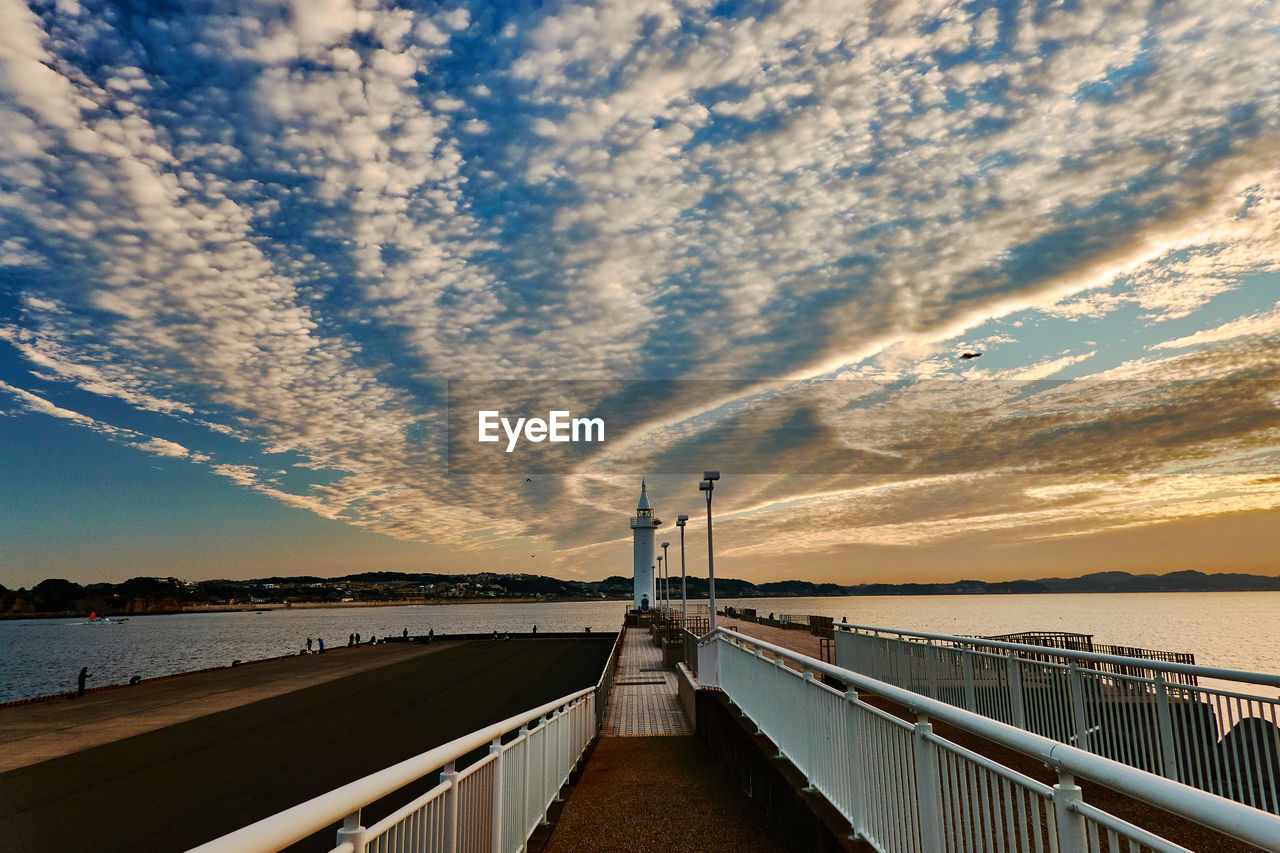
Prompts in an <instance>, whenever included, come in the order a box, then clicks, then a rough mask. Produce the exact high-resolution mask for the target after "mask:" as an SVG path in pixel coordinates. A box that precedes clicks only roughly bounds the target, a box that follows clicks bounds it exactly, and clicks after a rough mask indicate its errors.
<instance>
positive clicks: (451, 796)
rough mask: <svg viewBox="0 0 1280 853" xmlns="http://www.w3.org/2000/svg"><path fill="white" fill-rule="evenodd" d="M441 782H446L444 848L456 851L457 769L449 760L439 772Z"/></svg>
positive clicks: (450, 851) (448, 852)
mask: <svg viewBox="0 0 1280 853" xmlns="http://www.w3.org/2000/svg"><path fill="white" fill-rule="evenodd" d="M440 782H441V784H448V786H449V788H448V790H446V791H445V792H444V850H445V853H457V851H458V771H457V770H456V769H455V768H454V766H453V762H452V761H450V762H449V763H448V764H446V765H445V768H444V770H443V771H441V773H440Z"/></svg>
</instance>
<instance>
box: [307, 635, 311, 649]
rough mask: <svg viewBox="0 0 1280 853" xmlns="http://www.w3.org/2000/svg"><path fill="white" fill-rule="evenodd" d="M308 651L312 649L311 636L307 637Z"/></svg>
mask: <svg viewBox="0 0 1280 853" xmlns="http://www.w3.org/2000/svg"><path fill="white" fill-rule="evenodd" d="M307 651H311V638H310V637H307Z"/></svg>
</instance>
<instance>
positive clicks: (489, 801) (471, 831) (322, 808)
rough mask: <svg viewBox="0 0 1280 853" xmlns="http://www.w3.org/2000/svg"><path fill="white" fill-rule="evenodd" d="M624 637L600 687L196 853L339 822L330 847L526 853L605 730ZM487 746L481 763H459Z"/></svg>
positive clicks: (284, 838)
mask: <svg viewBox="0 0 1280 853" xmlns="http://www.w3.org/2000/svg"><path fill="white" fill-rule="evenodd" d="M620 649H621V634H619V639H618V641H617V642H615V643H614V646H613V651H612V653H611V654H610V656H609V659H608V661H607V663H606V664H605V668H604V671H603V672H602V673H601V675H600V680H599V681H598V682H597V683H596V685H595V686H594V687H588V688H586V689H584V690H579V691H577V692H576V693H570V694H569V695H568V696H563V697H561V698H559V699H556V700H554V701H552V702H548V703H547V704H545V705H542V706H541V707H538V708H534V709H532V710H530V711H527V712H525V713H523V714H519V715H517V716H514V717H511V718H509V719H506V720H503V721H502V722H500V723H495V724H494V725H491V726H487V727H485V728H483V729H480V730H478V731H475V732H472V733H471V734H469V735H464V736H462V737H460V738H457V739H456V740H452V741H450V742H449V743H446V744H442V745H441V746H438V747H435V748H434V749H430V750H427V751H426V752H424V753H421V754H419V755H416V756H414V757H413V758H409V759H407V760H405V761H402V762H400V763H399V764H395V765H392V766H391V767H388V768H386V769H385V770H380V771H378V772H377V773H374V774H372V775H369V776H366V777H364V778H363V779H358V780H356V781H355V782H352V783H350V784H348V785H343V786H342V787H341V788H337V789H336V790H333V791H330V792H329V793H327V794H321V795H320V796H318V797H315V798H313V799H311V800H308V801H307V802H305V803H301V804H300V805H297V806H294V807H293V808H291V809H287V810H285V811H283V812H280V813H278V814H275V815H272V816H270V817H267V818H264V819H262V820H260V821H258V822H257V823H253V824H250V825H249V826H246V827H244V828H243V829H239V830H237V831H235V832H232V833H230V834H228V835H224V836H222V837H221V838H218V839H215V840H213V841H210V842H208V843H207V844H202V845H201V846H199V847H196V848H194V849H193V851H191V853H256V851H275V850H280V849H282V848H284V847H287V846H288V845H290V844H293V843H294V842H297V841H299V840H301V839H303V838H306V837H307V836H309V835H312V834H313V833H316V832H319V831H321V830H323V829H324V828H325V827H328V826H332V825H333V824H335V823H337V822H339V821H341V822H342V828H341V829H339V830H338V832H337V840H336V842H335V843H336V845H337V846H335V847H334V848H333V849H332V850H331V851H330V853H392V851H396V853H399V851H408V850H414V851H447V852H448V853H455V851H459V850H463V851H486V853H499V851H520V850H523V849H524V847H525V844H526V842H527V841H528V840H529V837H530V836H531V835H532V834H533V832H534V830H535V829H537V828H538V826H539V825H541V824H543V823H545V822H546V817H547V810H548V809H549V808H550V806H551V804H552V803H553V802H554V801H555V800H556V798H557V797H558V796H559V794H560V788H561V787H562V786H563V785H564V783H565V782H566V781H567V780H568V778H569V774H570V772H571V771H572V770H573V768H574V767H575V766H577V764H578V762H579V761H580V760H581V758H582V755H583V754H584V753H585V752H586V749H587V747H588V746H589V745H590V744H591V742H592V741H593V740H594V739H595V737H596V734H597V732H598V731H599V714H600V712H601V711H602V710H603V706H604V702H605V699H606V697H607V695H608V692H609V690H610V688H611V687H612V684H613V672H614V669H615V667H616V664H617V660H618V655H619V652H620ZM486 744H487V745H488V747H489V752H488V754H487V755H485V756H484V757H483V758H482V759H480V760H479V761H476V762H474V763H473V764H471V765H469V766H467V767H465V768H462V769H458V768H457V767H456V762H457V761H458V759H460V758H462V757H463V756H465V755H467V754H468V753H470V752H472V751H474V750H477V749H480V748H483V747H484V746H485V745H486ZM437 771H439V772H440V782H439V784H437V785H435V786H434V787H433V788H431V790H429V791H427V792H426V793H425V794H422V795H421V796H419V797H417V798H416V799H414V800H413V801H412V802H409V803H407V804H406V805H404V806H402V807H401V808H399V809H397V810H396V811H394V812H392V813H391V814H389V815H387V816H386V817H385V818H383V819H382V820H380V821H378V822H377V823H375V824H373V825H372V826H369V827H365V826H363V825H362V824H361V811H362V809H363V808H364V807H365V806H367V805H368V804H370V803H372V802H375V801H377V800H379V799H381V798H383V797H385V796H387V795H389V794H392V793H394V792H396V791H398V790H400V789H401V788H403V787H405V786H406V785H410V784H412V783H414V782H417V781H419V780H421V779H423V778H426V777H428V776H430V775H431V774H433V773H435V772H437Z"/></svg>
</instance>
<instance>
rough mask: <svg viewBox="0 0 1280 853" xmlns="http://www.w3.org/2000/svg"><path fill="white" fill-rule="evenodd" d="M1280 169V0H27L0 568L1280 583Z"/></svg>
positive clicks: (3, 36)
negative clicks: (655, 539)
mask: <svg viewBox="0 0 1280 853" xmlns="http://www.w3.org/2000/svg"><path fill="white" fill-rule="evenodd" d="M1277 151H1280V14H1278V10H1277V8H1276V6H1275V5H1274V4H1273V3H1270V2H1254V3H1249V2H1242V3H1232V4H1225V5H1224V4H1208V3H1197V2H1170V3H1155V2H1152V3H1143V2H1124V3H1120V2H1116V3H1059V2H1053V3H1017V2H995V3H986V2H972V3H964V4H959V3H941V2H894V3H889V4H879V5H874V4H867V3H862V2H850V3H847V4H840V3H832V2H830V0H823V1H822V2H817V0H814V2H768V3H765V2H762V3H755V2H741V3H735V2H663V0H625V2H624V1H623V0H619V2H599V3H590V4H588V3H576V2H575V3H570V2H563V3H546V4H541V5H538V6H537V7H536V8H535V7H532V6H529V5H528V4H523V3H511V4H507V3H493V2H482V3H481V2H476V3H463V4H456V5H455V4H448V3H440V4H414V3H401V4H385V3H379V2H363V0H361V2H352V0H322V2H317V1H316V0H306V2H301V1H300V2H294V3H275V2H248V1H247V0H240V2H234V3H232V2H213V3H202V4H170V5H168V6H166V7H164V8H158V7H157V8H151V7H150V6H147V5H146V4H144V5H143V6H137V5H136V4H113V3H97V2H87V0H55V2H27V0H0V451H2V454H0V456H2V459H0V475H3V481H4V483H5V488H4V490H3V492H4V494H3V497H2V498H0V503H2V505H3V509H4V512H3V520H0V539H3V540H4V541H6V542H7V543H9V545H8V547H6V548H5V550H4V551H3V552H0V583H4V584H6V585H9V586H17V585H19V584H26V585H29V584H31V583H34V582H36V581H38V580H40V579H42V578H44V577H48V576H66V577H72V578H74V579H78V580H82V581H84V580H110V579H118V578H123V577H128V576H131V575H134V574H160V575H170V574H173V575H178V576H182V577H189V578H202V577H213V576H257V575H263V574H275V573H290V572H308V573H316V574H326V573H334V572H341V571H345V570H354V569H363V568H375V567H385V568H396V569H404V570H413V569H417V570H446V571H447V570H457V571H463V570H474V569H475V568H476V567H478V566H483V567H487V568H492V569H494V570H500V571H501V570H506V571H539V572H545V573H553V574H558V575H564V576H569V575H575V576H587V577H593V578H594V577H600V576H604V575H607V574H621V573H625V572H626V571H627V566H628V565H629V563H628V562H627V560H628V559H629V552H628V546H627V534H628V531H627V528H626V527H625V524H624V522H623V521H622V519H623V518H625V516H626V515H627V514H629V513H630V511H631V509H632V508H633V507H634V503H635V499H636V497H637V496H638V482H639V478H640V476H642V475H648V474H653V475H655V476H654V477H653V478H652V479H651V480H650V484H651V494H652V497H653V499H654V500H655V503H656V505H657V507H658V510H659V515H663V514H665V515H668V516H671V517H672V518H674V515H675V514H676V513H677V512H687V513H689V514H690V515H693V516H694V517H695V518H697V517H698V515H697V510H698V509H699V506H700V504H699V501H700V498H699V495H698V493H697V488H696V486H697V484H696V479H697V474H698V473H699V471H700V470H701V467H702V465H703V464H705V466H706V467H716V466H717V465H720V467H722V468H723V469H724V474H725V480H724V487H723V488H722V489H721V490H718V491H717V499H718V503H717V506H718V507H722V509H723V513H724V514H723V518H724V533H723V534H722V535H717V537H716V541H717V543H718V544H721V543H722V544H723V547H724V548H725V552H726V554H725V558H726V560H727V564H726V571H728V572H729V573H730V574H736V575H738V576H742V577H748V578H751V579H756V580H768V579H776V578H781V577H792V576H794V577H808V578H812V579H832V580H838V581H841V582H845V583H853V582H858V581H861V580H868V581H870V580H895V579H925V578H928V579H954V578H955V577H958V576H960V575H961V574H965V575H969V576H974V575H978V576H983V577H991V578H995V577H1017V576H1031V575H1036V574H1078V573H1080V572H1082V571H1087V570H1095V569H1106V568H1140V569H1145V570H1153V571H1154V570H1174V569H1180V568H1200V569H1204V570H1233V569H1241V570H1255V571H1257V570H1269V571H1270V572H1271V573H1274V570H1275V565H1274V563H1271V562H1268V560H1269V559H1270V558H1269V556H1268V554H1267V542H1266V541H1265V540H1264V539H1263V537H1262V535H1261V531H1265V530H1267V529H1270V528H1272V526H1273V525H1274V524H1275V523H1276V522H1277V521H1278V520H1280V491H1278V490H1277V488H1276V486H1277V483H1280V451H1276V450H1275V449H1274V448H1277V447H1280V443H1278V442H1277V439H1278V438H1280V434H1278V430H1280V412H1278V410H1277V404H1278V403H1280V373H1278V372H1277V359H1276V347H1277V343H1280V319H1278V318H1280V307H1278V300H1280V260H1278V259H1280V156H1278V155H1277V154H1276V152H1277ZM965 350H970V351H974V352H982V356H981V357H980V358H977V359H971V360H959V359H958V358H957V357H956V356H957V355H958V354H959V353H960V352H963V351H965ZM675 379H685V380H723V384H721V383H719V382H717V383H713V384H712V387H714V390H715V393H707V391H708V388H707V387H706V386H704V387H703V388H702V390H701V391H699V390H698V386H697V384H696V383H679V384H672V385H671V386H670V387H669V388H665V390H664V386H663V385H662V384H661V382H656V383H649V384H645V385H643V386H637V387H643V389H644V393H645V394H646V395H647V397H646V398H645V399H643V400H641V401H640V402H637V401H636V400H635V399H629V398H627V388H628V387H629V386H628V385H627V384H626V383H628V382H630V381H634V380H675ZM458 380H488V381H493V380H499V381H503V382H508V383H512V384H511V386H510V387H512V388H513V389H515V390H512V392H511V394H512V398H511V400H510V408H511V410H512V412H513V413H515V412H516V410H517V409H519V410H520V412H519V413H520V414H540V413H541V414H544V413H545V412H546V410H547V402H548V395H547V394H546V393H544V392H545V389H546V384H545V383H542V382H534V380H578V381H581V380H591V381H595V382H601V383H614V385H613V386H612V389H610V387H609V386H608V385H607V384H604V385H602V386H601V390H600V391H599V393H598V394H596V395H595V396H593V397H590V398H589V399H587V400H586V403H587V404H589V405H594V406H596V407H597V410H593V411H591V412H589V414H591V415H598V416H602V417H604V418H605V420H606V422H607V423H608V424H609V431H610V433H609V437H610V441H609V443H607V444H606V445H605V446H604V447H602V448H601V449H600V450H599V451H598V452H592V453H590V454H587V455H585V456H584V457H582V458H577V457H575V459H574V463H573V465H572V466H567V467H565V468H563V469H560V470H557V471H555V472H552V473H550V474H549V475H548V476H546V477H538V478H531V480H532V481H531V482H529V481H526V478H525V477H523V476H519V477H516V476H514V475H512V476H499V475H497V474H493V473H489V474H484V475H481V474H474V475H469V474H459V473H456V472H455V473H453V474H451V473H450V469H449V466H448V456H449V449H450V447H449V441H448V439H449V436H448V435H447V428H448V424H449V417H448V414H449V413H448V411H447V402H448V393H449V384H448V383H449V382H450V381H455V382H456V381H458ZM526 382H527V383H528V385H527V386H521V385H520V383H526ZM521 388H523V390H520V389H521ZM579 414H588V412H581V413H579ZM730 436H731V437H732V444H733V448H734V452H735V454H740V455H739V456H738V457H737V458H742V457H741V454H748V455H749V454H751V453H753V454H755V456H754V457H752V458H754V459H757V460H759V464H754V465H747V466H739V467H740V470H739V471H737V472H735V471H734V470H733V467H732V465H731V464H729V463H728V462H726V463H724V464H721V460H718V459H717V458H715V457H716V454H717V450H716V448H717V447H718V446H719V447H725V446H726V444H725V442H726V441H727V438H726V437H730ZM681 451H683V453H684V455H683V456H681V455H680V454H681ZM704 451H705V452H704ZM702 455H705V463H703V462H697V461H696V460H697V459H700V458H702ZM673 456H675V457H679V458H687V459H691V460H694V462H693V463H691V467H690V468H689V470H688V471H687V472H684V473H681V472H680V471H673V470H671V468H670V467H669V466H668V467H664V465H663V460H664V459H668V460H669V459H670V458H672V457H673ZM730 462H732V459H731V460H730ZM735 475H736V476H735ZM139 531H146V535H145V536H142V537H141V538H140V537H139V535H138V532H139ZM690 533H691V535H692V536H694V537H696V536H700V535H701V534H700V532H697V533H695V532H694V530H693V528H692V527H691V528H690ZM691 541H696V539H695V540H691ZM1189 543H1194V544H1189ZM530 554H535V555H537V556H536V557H533V558H531V557H530V556H529V555H530ZM1135 555H1137V556H1135ZM1135 559H1136V562H1134V560H1135Z"/></svg>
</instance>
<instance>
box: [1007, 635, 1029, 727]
mask: <svg viewBox="0 0 1280 853" xmlns="http://www.w3.org/2000/svg"><path fill="white" fill-rule="evenodd" d="M1008 661H1009V708H1010V711H1011V712H1012V714H1013V720H1012V724H1013V725H1015V726H1017V727H1018V728H1020V729H1025V728H1026V727H1027V709H1026V706H1025V704H1024V702H1023V696H1022V664H1021V663H1019V662H1018V655H1017V653H1016V652H1012V651H1011V652H1009V657H1008Z"/></svg>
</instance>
